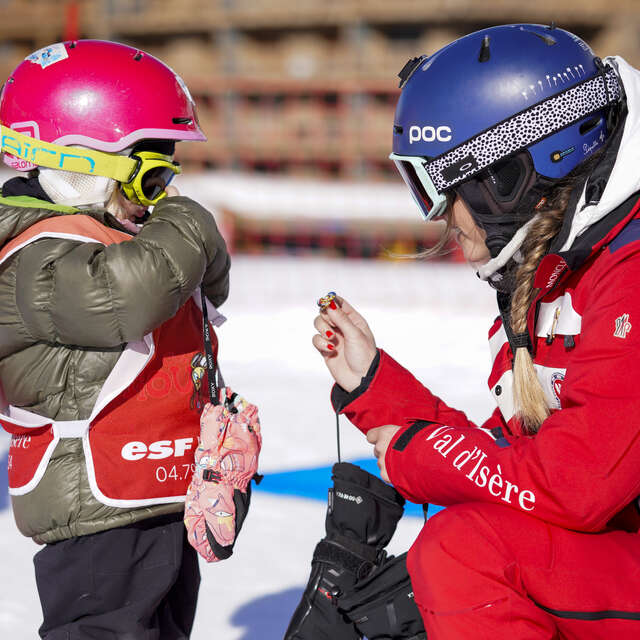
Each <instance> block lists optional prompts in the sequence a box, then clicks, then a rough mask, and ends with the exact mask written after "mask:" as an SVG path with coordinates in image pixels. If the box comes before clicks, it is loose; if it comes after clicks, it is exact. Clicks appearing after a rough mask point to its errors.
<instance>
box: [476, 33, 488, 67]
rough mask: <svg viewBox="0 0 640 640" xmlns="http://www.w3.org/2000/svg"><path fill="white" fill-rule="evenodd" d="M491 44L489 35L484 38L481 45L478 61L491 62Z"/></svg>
mask: <svg viewBox="0 0 640 640" xmlns="http://www.w3.org/2000/svg"><path fill="white" fill-rule="evenodd" d="M490 44H491V38H490V37H489V36H485V37H484V38H482V46H481V47H480V54H479V55H478V62H489V59H490V58H491V49H490Z"/></svg>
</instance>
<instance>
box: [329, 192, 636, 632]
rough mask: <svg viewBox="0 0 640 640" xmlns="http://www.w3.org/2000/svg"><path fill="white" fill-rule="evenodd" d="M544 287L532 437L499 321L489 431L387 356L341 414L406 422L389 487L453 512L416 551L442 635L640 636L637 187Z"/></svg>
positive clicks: (429, 618) (429, 616)
mask: <svg viewBox="0 0 640 640" xmlns="http://www.w3.org/2000/svg"><path fill="white" fill-rule="evenodd" d="M594 236H598V239H597V240H594ZM585 245H586V250H585ZM535 286H536V287H540V288H541V293H540V295H539V297H538V300H537V301H536V303H534V304H533V305H532V307H531V310H530V314H529V332H530V334H531V336H532V342H533V354H534V362H535V366H536V370H537V373H538V377H539V379H540V381H541V383H542V385H543V388H544V391H545V395H546V396H547V401H548V404H549V406H550V409H551V415H550V417H549V418H548V419H547V420H545V422H544V423H543V424H542V426H541V428H540V430H539V431H538V433H537V434H536V435H535V436H526V435H523V433H522V430H521V427H520V424H519V422H518V421H517V419H515V418H514V415H513V396H512V388H511V384H512V371H511V364H512V357H513V356H512V352H511V348H510V346H509V343H508V341H507V337H506V334H505V331H504V328H503V327H502V323H501V320H499V319H498V320H497V321H496V322H495V324H494V326H493V327H492V329H491V331H490V334H489V336H490V346H491V351H492V355H493V369H492V371H491V375H490V377H489V387H490V390H491V392H492V394H493V395H494V397H495V399H496V401H497V404H498V408H497V409H496V411H495V412H494V413H493V415H492V416H491V417H490V418H489V419H488V420H487V421H486V422H485V423H484V424H483V425H481V426H479V425H476V424H474V423H472V422H471V421H470V420H469V419H468V418H467V417H466V416H465V414H464V413H462V412H461V411H458V410H455V409H453V408H451V407H449V406H447V405H446V404H445V403H444V402H443V401H442V400H441V399H440V398H438V397H436V396H434V395H433V394H431V393H430V392H429V390H428V389H426V388H425V387H424V386H423V385H422V384H421V383H420V382H419V381H418V380H416V378H414V377H413V376H412V375H411V374H410V373H409V372H408V371H407V370H406V369H404V368H403V367H401V366H400V365H399V364H398V363H396V362H395V361H394V360H393V359H392V358H391V357H389V356H388V355H387V354H386V353H384V352H380V360H379V364H378V366H377V369H376V371H375V374H374V376H373V379H372V380H371V381H370V382H369V384H368V387H367V386H366V383H365V384H364V385H362V386H363V387H366V388H365V390H364V391H362V389H360V390H358V391H356V392H354V393H353V394H352V396H351V398H353V396H354V395H356V396H357V397H356V398H355V399H352V400H351V401H350V402H349V403H348V404H347V405H346V407H344V408H343V409H342V412H343V413H344V414H346V415H347V417H348V418H349V419H350V420H351V422H353V423H354V424H355V425H356V426H357V427H358V428H359V429H360V430H361V431H363V432H364V433H366V432H367V431H368V430H369V429H371V428H374V427H378V426H382V425H400V426H401V427H402V428H401V429H400V430H399V431H398V433H397V434H396V436H395V437H394V439H393V440H392V442H391V444H390V445H389V448H388V450H387V454H386V458H385V463H386V469H387V472H388V474H389V478H390V480H391V482H392V484H393V485H394V486H395V487H396V488H397V489H398V490H399V491H400V492H401V493H402V494H403V495H404V496H405V497H406V498H407V499H408V500H411V501H413V502H417V503H425V502H430V503H433V504H437V505H447V506H448V508H447V509H445V510H443V511H441V512H440V513H438V514H437V515H435V516H434V517H433V518H431V519H430V520H429V521H428V522H427V523H426V524H425V526H424V528H423V530H422V532H421V534H420V535H419V537H418V538H417V540H416V541H415V543H414V544H413V546H412V548H411V551H410V553H409V557H408V568H409V572H410V575H411V578H412V584H413V588H414V591H415V598H416V602H417V603H418V606H419V607H420V610H421V613H422V616H423V618H424V621H425V625H426V629H427V635H428V637H429V640H444V639H446V640H452V639H453V640H457V639H459V638H473V639H474V640H475V639H478V640H479V639H485V638H487V639H489V638H490V639H492V640H495V639H500V638H509V639H517V640H526V639H531V640H533V639H543V638H544V639H549V638H576V639H577V638H580V639H581V640H585V639H592V638H602V639H604V638H616V640H630V639H631V638H634V639H637V638H640V535H638V531H639V529H640V514H639V511H638V505H637V497H638V495H640V202H638V194H636V195H635V196H633V197H632V198H630V199H628V200H627V201H626V202H625V203H623V205H621V206H620V207H618V208H617V209H616V210H614V211H613V212H612V213H610V214H609V215H608V216H606V218H604V220H601V221H600V222H599V224H598V225H596V228H594V229H593V230H592V231H591V232H590V233H589V234H585V238H584V239H583V240H582V241H581V242H579V243H578V244H577V245H574V246H572V248H571V250H569V251H565V252H564V253H560V254H550V255H548V256H546V257H545V258H544V260H543V261H542V263H541V265H540V267H539V269H538V272H537V275H536V281H535ZM358 394H359V395H358ZM334 404H335V398H334Z"/></svg>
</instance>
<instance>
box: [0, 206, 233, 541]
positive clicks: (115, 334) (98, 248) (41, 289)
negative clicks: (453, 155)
mask: <svg viewBox="0 0 640 640" xmlns="http://www.w3.org/2000/svg"><path fill="white" fill-rule="evenodd" d="M72 211H74V210H72V209H70V208H68V207H61V206H58V205H54V204H50V203H48V202H44V201H41V200H36V199H34V198H27V197H18V198H13V197H12V198H0V247H1V246H3V245H4V244H5V243H6V242H8V241H9V240H10V239H11V238H14V237H16V236H18V235H19V234H20V233H22V232H23V231H25V230H26V229H28V228H29V227H30V226H31V225H33V224H34V223H36V222H38V221H40V220H43V219H45V218H49V217H52V216H57V215H69V214H70V213H71V212H72ZM76 215H79V214H76ZM82 215H91V216H92V217H93V218H96V219H98V220H99V221H100V222H102V223H103V224H106V225H107V226H112V227H115V228H118V229H120V230H123V229H122V228H121V227H120V225H119V224H118V222H117V220H115V218H113V216H111V215H110V214H108V213H106V212H105V211H82ZM200 282H202V283H203V285H204V289H205V293H206V295H207V297H208V298H209V299H210V300H211V302H212V303H213V304H214V305H216V306H219V305H220V304H222V303H223V302H224V301H225V300H226V298H227V295H228V289H229V255H228V253H227V250H226V246H225V243H224V240H223V239H222V236H221V235H220V233H219V231H218V228H217V227H216V224H215V221H214V218H213V216H212V215H211V213H209V212H208V211H207V210H205V209H204V208H203V207H201V206H200V205H199V204H197V203H196V202H194V201H193V200H191V199H189V198H186V197H182V196H177V197H172V198H166V199H164V200H161V201H160V203H159V204H158V205H157V206H156V207H155V210H154V212H153V216H152V217H151V219H150V220H148V221H147V222H146V223H145V224H144V226H143V227H142V229H141V231H140V233H139V234H138V235H137V236H134V237H132V239H131V240H129V241H127V242H123V243H120V244H111V245H107V246H105V245H102V244H99V243H93V242H79V241H74V240H69V239H61V238H42V239H39V240H36V241H35V242H32V243H31V244H28V245H27V246H25V247H23V248H22V249H21V250H20V251H18V252H17V253H14V254H13V255H11V256H10V257H9V258H8V259H7V260H6V261H5V262H4V263H3V264H2V265H0V382H1V383H2V388H3V390H4V395H5V398H6V401H7V402H8V403H9V404H11V405H14V406H18V407H22V408H24V409H26V410H28V411H32V412H35V413H37V414H39V415H42V416H46V417H48V418H52V419H55V420H82V419H86V418H88V417H89V415H90V413H91V410H92V408H93V405H94V403H95V401H96V398H97V396H98V393H99V391H100V388H101V387H102V385H103V383H104V381H105V379H106V377H107V376H108V374H109V372H110V371H111V369H112V368H113V366H114V365H115V363H116V361H117V359H118V357H119V356H120V354H121V352H122V350H123V349H124V347H125V345H126V343H127V342H129V341H133V340H140V339H142V337H143V336H144V335H145V334H147V333H149V332H150V331H152V330H153V329H154V328H156V327H158V326H159V325H160V324H162V323H163V322H164V321H166V320H168V319H169V318H171V317H172V316H173V315H174V314H175V313H176V312H177V311H178V309H179V308H180V307H181V306H182V305H183V304H184V303H185V302H186V301H187V300H188V299H189V297H190V296H191V295H192V293H193V292H194V290H195V289H196V288H197V287H198V285H199V283H200ZM12 502H13V510H14V515H15V518H16V523H17V525H18V528H19V529H20V531H21V532H22V533H23V534H24V535H26V536H30V537H32V538H33V539H34V540H35V541H36V542H39V543H49V542H55V541H58V540H63V539H65V538H69V537H73V536H79V535H86V534H89V533H95V532H98V531H102V530H105V529H110V528H113V527H118V526H122V525H125V524H128V523H131V522H135V521H137V520H142V519H144V518H148V517H151V516H154V515H160V514H163V513H169V512H178V511H181V510H182V509H183V504H182V503H173V504H163V505H157V506H152V507H144V508H137V509H121V508H116V507H107V506H105V505H103V504H101V503H99V502H98V501H97V500H96V499H95V498H94V497H93V495H92V493H91V490H90V489H89V483H88V479H87V472H86V467H85V464H84V455H83V452H82V440H81V439H79V438H65V439H61V440H60V442H59V443H58V445H57V447H56V449H55V451H54V453H53V456H52V458H51V461H50V462H49V465H48V467H47V470H46V472H45V474H44V476H43V478H42V479H41V480H40V482H39V483H38V485H37V486H36V487H35V488H34V489H33V490H32V491H30V492H29V493H26V494H25V495H20V496H13V497H12Z"/></svg>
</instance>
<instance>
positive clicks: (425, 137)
mask: <svg viewBox="0 0 640 640" xmlns="http://www.w3.org/2000/svg"><path fill="white" fill-rule="evenodd" d="M452 133H453V132H452V131H451V127H447V126H444V125H443V126H440V127H432V126H431V125H426V126H424V127H419V126H418V125H415V124H414V125H412V126H410V127H409V144H413V143H414V142H420V141H422V142H435V141H436V140H437V141H438V142H449V140H451V134H452Z"/></svg>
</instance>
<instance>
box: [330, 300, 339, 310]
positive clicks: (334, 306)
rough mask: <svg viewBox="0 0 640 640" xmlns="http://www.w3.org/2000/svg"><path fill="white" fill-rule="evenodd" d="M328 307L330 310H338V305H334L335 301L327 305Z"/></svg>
mask: <svg viewBox="0 0 640 640" xmlns="http://www.w3.org/2000/svg"><path fill="white" fill-rule="evenodd" d="M329 307H331V308H332V309H337V308H338V305H337V304H336V301H335V300H332V301H331V302H330V303H329Z"/></svg>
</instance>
